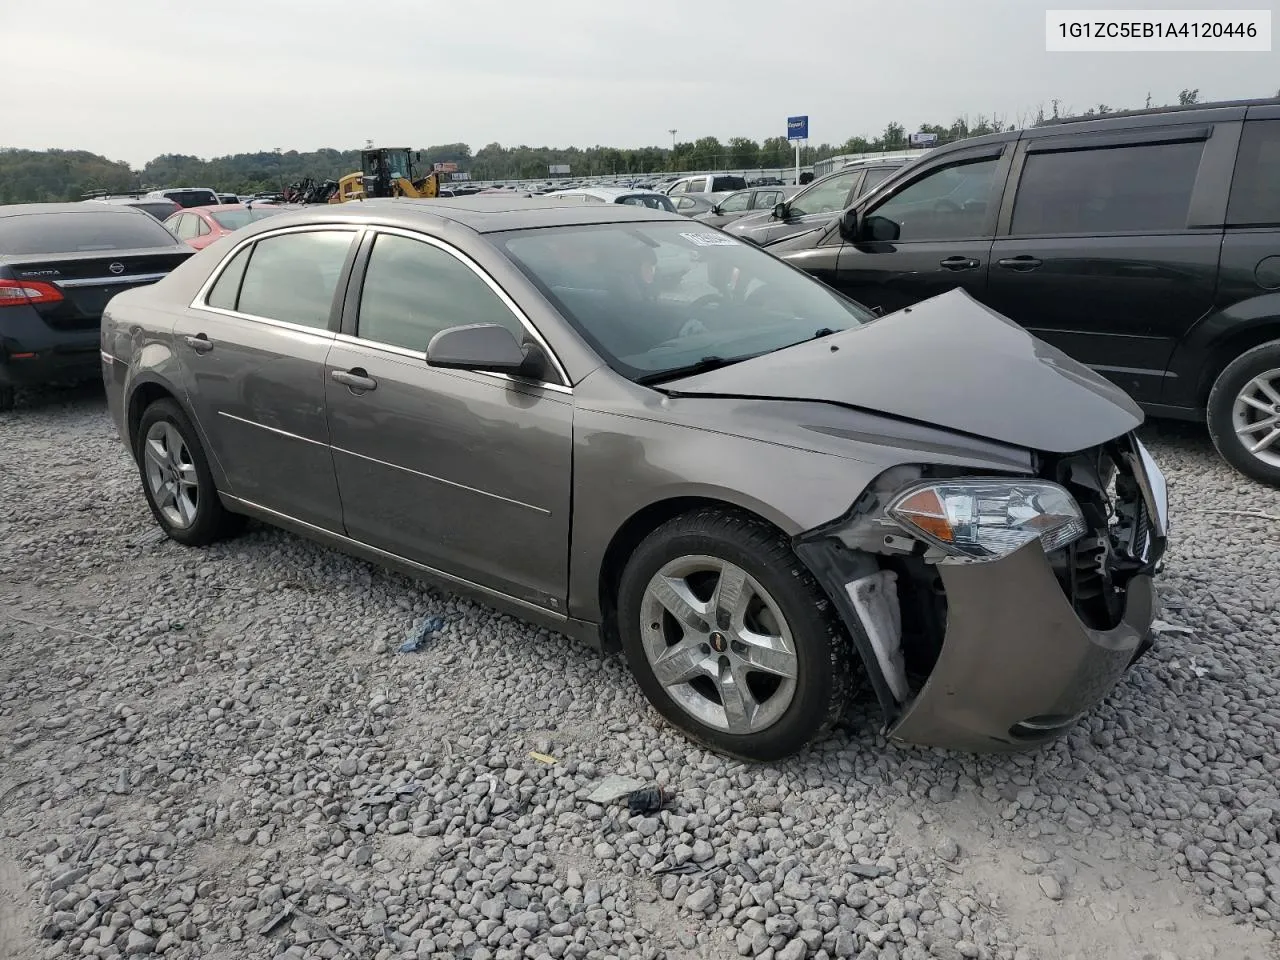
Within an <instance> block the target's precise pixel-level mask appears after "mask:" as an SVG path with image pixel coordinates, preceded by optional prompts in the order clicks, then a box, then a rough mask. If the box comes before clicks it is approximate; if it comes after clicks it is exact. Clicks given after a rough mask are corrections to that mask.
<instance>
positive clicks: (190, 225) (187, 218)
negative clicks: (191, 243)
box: [174, 213, 200, 240]
mask: <svg viewBox="0 0 1280 960" xmlns="http://www.w3.org/2000/svg"><path fill="white" fill-rule="evenodd" d="M174 232H175V233H177V235H178V236H179V237H180V238H181V239H183V240H192V239H194V238H195V237H196V236H198V235H199V233H200V218H199V217H196V216H193V215H192V214H190V213H184V214H183V215H182V216H180V217H178V225H177V227H175V228H174Z"/></svg>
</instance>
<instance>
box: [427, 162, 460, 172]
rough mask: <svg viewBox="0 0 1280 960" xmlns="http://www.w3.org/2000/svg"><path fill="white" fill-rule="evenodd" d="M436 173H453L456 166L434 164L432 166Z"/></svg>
mask: <svg viewBox="0 0 1280 960" xmlns="http://www.w3.org/2000/svg"><path fill="white" fill-rule="evenodd" d="M432 166H433V167H435V169H436V171H437V172H438V173H455V172H457V169H458V165H457V164H456V163H436V164H432Z"/></svg>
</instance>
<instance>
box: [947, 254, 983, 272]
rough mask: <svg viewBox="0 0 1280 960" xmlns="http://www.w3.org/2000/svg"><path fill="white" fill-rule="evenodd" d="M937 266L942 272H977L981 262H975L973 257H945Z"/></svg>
mask: <svg viewBox="0 0 1280 960" xmlns="http://www.w3.org/2000/svg"><path fill="white" fill-rule="evenodd" d="M938 266H940V267H941V268H942V269H943V270H977V269H978V267H980V266H982V261H981V260H975V259H973V257H947V259H945V260H941V261H939V262H938Z"/></svg>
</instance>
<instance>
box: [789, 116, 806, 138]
mask: <svg viewBox="0 0 1280 960" xmlns="http://www.w3.org/2000/svg"><path fill="white" fill-rule="evenodd" d="M787 139H788V140H808V139H809V118H808V117H807V116H805V117H787Z"/></svg>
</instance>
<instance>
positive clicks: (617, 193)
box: [553, 187, 666, 197]
mask: <svg viewBox="0 0 1280 960" xmlns="http://www.w3.org/2000/svg"><path fill="white" fill-rule="evenodd" d="M555 192H556V193H565V194H568V193H593V194H596V195H597V196H602V197H634V196H637V195H639V196H646V195H647V196H655V197H665V196H666V194H665V193H658V191H657V190H642V189H640V188H639V187H570V188H569V189H567V190H557V191H555ZM553 196H554V194H553Z"/></svg>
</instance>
